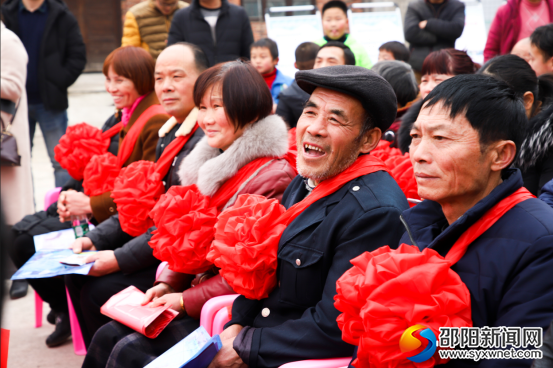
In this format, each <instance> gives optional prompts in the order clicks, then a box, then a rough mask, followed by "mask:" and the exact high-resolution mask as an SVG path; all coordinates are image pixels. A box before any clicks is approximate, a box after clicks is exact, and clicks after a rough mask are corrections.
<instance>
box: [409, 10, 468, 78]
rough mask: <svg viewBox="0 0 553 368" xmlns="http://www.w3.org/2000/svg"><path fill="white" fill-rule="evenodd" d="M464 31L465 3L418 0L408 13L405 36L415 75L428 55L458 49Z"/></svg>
mask: <svg viewBox="0 0 553 368" xmlns="http://www.w3.org/2000/svg"><path fill="white" fill-rule="evenodd" d="M464 28H465V4H463V3H462V2H460V1H458V0H415V1H413V2H411V3H409V6H408V7H407V12H406V13H405V24H404V27H403V29H404V34H405V40H406V41H407V42H409V44H410V46H409V49H410V51H411V56H410V58H409V64H411V66H412V67H413V69H414V70H415V71H416V72H420V71H421V69H422V63H423V61H424V59H425V58H426V56H427V55H428V54H429V53H430V52H432V51H436V50H440V49H447V48H455V40H457V39H458V38H459V37H461V34H462V33H463V29H464Z"/></svg>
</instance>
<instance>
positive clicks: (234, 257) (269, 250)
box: [207, 155, 388, 299]
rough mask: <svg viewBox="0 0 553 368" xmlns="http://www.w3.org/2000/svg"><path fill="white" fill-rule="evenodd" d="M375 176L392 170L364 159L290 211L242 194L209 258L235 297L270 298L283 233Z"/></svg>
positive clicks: (223, 218)
mask: <svg viewBox="0 0 553 368" xmlns="http://www.w3.org/2000/svg"><path fill="white" fill-rule="evenodd" d="M377 171H386V172H387V171H388V169H387V168H386V165H385V164H384V162H382V161H381V160H380V159H378V158H376V157H373V156H371V155H363V156H360V157H359V158H358V159H357V160H356V161H355V162H354V163H353V164H352V165H351V166H350V167H348V168H347V169H346V170H344V171H343V172H341V173H340V174H338V175H336V176H334V177H333V178H330V179H327V180H324V181H323V182H321V183H320V184H319V185H317V186H316V187H315V189H313V192H311V194H309V195H308V196H307V197H305V198H304V199H303V200H302V201H301V202H298V203H296V204H295V205H293V206H292V207H290V208H289V209H288V210H287V211H284V207H283V206H281V205H278V206H277V205H276V204H277V203H278V202H277V201H276V200H275V199H266V198H262V197H260V196H252V195H242V196H240V197H239V200H238V201H237V202H236V204H235V205H234V206H233V207H231V208H229V209H227V210H225V211H224V212H223V213H222V214H221V215H220V216H219V219H218V222H217V225H216V232H215V240H214V241H213V244H212V247H211V251H210V253H209V255H208V257H207V259H208V260H209V261H211V262H213V263H214V264H215V266H217V267H219V268H220V269H221V270H220V271H219V272H220V274H221V276H222V277H223V278H224V279H225V280H226V281H227V282H228V283H229V285H230V286H231V287H232V288H233V289H234V291H235V292H237V293H239V294H242V295H244V296H245V297H246V298H249V299H262V298H266V297H267V296H268V295H269V293H270V292H271V290H272V289H273V288H274V287H275V285H276V268H277V249H278V244H279V241H280V237H281V236H282V233H283V232H284V230H285V229H286V226H288V225H289V224H290V223H292V221H294V220H295V219H296V218H297V217H298V216H299V215H300V214H301V213H302V212H303V211H304V210H305V209H306V208H308V207H309V206H311V205H312V204H313V203H315V202H317V201H318V200H320V199H322V198H324V197H327V196H329V195H331V194H332V193H334V192H336V191H337V190H339V189H340V188H342V187H343V186H344V185H346V184H347V183H349V182H350V181H352V180H354V179H356V178H359V177H361V176H364V175H368V174H372V173H374V172H377ZM268 219H269V220H268Z"/></svg>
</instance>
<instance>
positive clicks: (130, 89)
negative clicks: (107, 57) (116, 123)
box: [105, 66, 140, 110]
mask: <svg viewBox="0 0 553 368" xmlns="http://www.w3.org/2000/svg"><path fill="white" fill-rule="evenodd" d="M105 87H106V91H108V93H109V94H110V95H111V97H112V98H113V103H114V104H115V107H116V108H117V109H118V110H121V109H123V108H125V107H126V108H130V107H131V106H132V104H133V103H134V101H136V99H137V98H138V97H140V95H139V94H138V91H137V90H136V88H135V87H134V83H133V82H132V80H130V79H128V78H125V77H123V76H121V75H118V74H117V73H115V71H114V70H113V67H112V66H110V67H109V70H108V75H107V76H106V80H105Z"/></svg>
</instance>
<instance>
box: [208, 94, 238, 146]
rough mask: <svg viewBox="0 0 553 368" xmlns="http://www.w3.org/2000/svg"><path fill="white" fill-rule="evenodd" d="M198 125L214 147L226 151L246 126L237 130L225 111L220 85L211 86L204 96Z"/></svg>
mask: <svg viewBox="0 0 553 368" xmlns="http://www.w3.org/2000/svg"><path fill="white" fill-rule="evenodd" d="M198 125H199V126H200V128H202V130H203V131H204V133H205V135H206V137H207V143H208V144H209V145H210V146H211V147H213V148H219V149H222V150H223V151H225V150H226V149H227V148H229V147H230V146H231V144H232V143H233V142H234V141H235V140H236V139H238V138H239V137H240V136H241V135H242V133H244V129H245V127H244V128H241V129H238V130H236V131H235V129H234V126H233V125H232V124H231V123H230V121H229V120H228V118H227V115H226V113H225V107H224V105H223V94H222V92H221V88H220V85H215V86H211V87H209V88H208V89H207V91H206V93H205V94H204V96H203V97H202V100H201V102H200V106H199V112H198Z"/></svg>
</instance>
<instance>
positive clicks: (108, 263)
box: [85, 250, 120, 277]
mask: <svg viewBox="0 0 553 368" xmlns="http://www.w3.org/2000/svg"><path fill="white" fill-rule="evenodd" d="M85 262H86V263H91V262H94V265H93V266H92V268H91V269H90V272H89V273H88V276H96V277H100V276H104V275H108V274H110V273H114V272H117V271H119V270H120V268H119V263H118V262H117V258H115V253H114V252H113V251H112V250H102V251H100V252H96V253H93V254H91V255H89V256H88V257H86V260H85Z"/></svg>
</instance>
